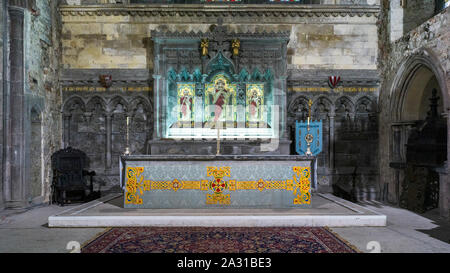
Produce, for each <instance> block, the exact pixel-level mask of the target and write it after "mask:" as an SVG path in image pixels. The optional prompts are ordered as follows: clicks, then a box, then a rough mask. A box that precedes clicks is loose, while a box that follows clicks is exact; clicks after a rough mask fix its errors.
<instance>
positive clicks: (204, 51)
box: [200, 39, 209, 56]
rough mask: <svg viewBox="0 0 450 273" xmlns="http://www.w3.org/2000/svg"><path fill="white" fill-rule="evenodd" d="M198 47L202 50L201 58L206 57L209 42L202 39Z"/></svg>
mask: <svg viewBox="0 0 450 273" xmlns="http://www.w3.org/2000/svg"><path fill="white" fill-rule="evenodd" d="M200 47H201V48H202V56H206V55H208V47H209V40H208V39H202V42H201V43H200Z"/></svg>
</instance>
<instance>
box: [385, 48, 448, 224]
mask: <svg viewBox="0 0 450 273" xmlns="http://www.w3.org/2000/svg"><path fill="white" fill-rule="evenodd" d="M397 71H398V72H397V73H396V75H395V77H394V79H393V81H392V84H391V87H390V90H389V91H390V93H389V95H390V98H389V99H390V104H389V112H390V113H389V120H390V122H391V124H392V125H391V128H390V130H391V131H390V133H389V142H390V147H391V148H390V150H389V159H388V160H391V161H393V162H394V163H395V162H396V161H399V162H405V163H406V168H407V170H409V171H405V170H406V169H405V170H404V169H402V168H400V167H398V166H396V165H391V167H392V168H394V170H395V172H396V173H397V175H396V176H395V177H398V173H400V174H401V175H404V179H398V178H395V179H394V180H395V181H394V183H393V184H395V192H396V198H395V199H396V200H397V201H399V199H400V201H402V202H403V201H404V200H403V199H402V197H401V196H402V193H404V188H405V187H406V188H407V187H408V185H409V184H410V181H413V179H412V178H411V177H412V176H408V175H407V174H408V173H413V172H415V171H417V170H419V169H418V167H416V165H414V163H413V162H412V161H410V159H411V158H412V157H410V156H408V154H411V153H410V152H411V150H410V147H413V145H409V146H406V145H405V144H410V140H416V139H417V137H419V133H418V132H419V131H420V130H421V129H419V127H420V126H417V125H418V124H419V125H420V124H425V123H424V120H425V117H426V115H427V114H426V109H427V108H428V107H429V105H430V102H429V101H428V99H429V98H430V97H431V93H432V90H433V89H436V90H437V93H438V94H437V96H438V97H440V105H438V107H437V109H438V111H439V113H438V115H439V114H443V116H444V117H445V118H446V120H445V121H442V124H446V128H444V129H445V130H446V131H447V134H448V126H449V125H448V122H449V121H448V113H449V110H450V109H449V107H450V101H449V93H448V91H449V82H448V78H447V75H446V73H445V69H443V67H442V65H441V60H439V58H437V57H436V56H435V55H434V53H433V52H432V51H431V50H429V49H423V48H422V49H420V51H419V53H417V54H414V55H411V56H409V57H407V58H405V59H404V60H403V61H402V62H401V63H400V65H399V67H398V69H397ZM443 126H445V125H443ZM421 128H423V127H421ZM449 141H450V138H448V137H447V140H446V148H445V150H446V153H447V161H446V163H445V166H443V168H444V169H448V168H449V164H448V163H449V161H448V155H449V154H450V150H449V147H450V145H449ZM407 147H408V148H407ZM440 150H442V149H440ZM434 155H436V156H437V155H438V154H437V153H435V154H434ZM427 156H429V155H427ZM408 162H412V163H408ZM430 168H431V169H430ZM430 168H429V169H428V171H430V170H431V171H433V172H434V171H435V170H437V169H434V167H430ZM426 176H427V177H428V176H429V175H426ZM439 177H440V178H439V183H440V189H439V191H440V192H439V200H440V204H439V210H440V213H441V215H443V216H444V217H449V216H450V215H449V211H450V210H449V208H450V204H449V202H448V200H450V196H449V193H448V190H443V191H442V189H446V188H448V187H449V184H448V174H446V173H444V172H442V173H441V174H440V175H439ZM392 187H394V186H392ZM402 202H400V204H404V203H402ZM408 206H409V205H408Z"/></svg>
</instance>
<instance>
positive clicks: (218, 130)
mask: <svg viewBox="0 0 450 273" xmlns="http://www.w3.org/2000/svg"><path fill="white" fill-rule="evenodd" d="M222 127H223V123H222V122H221V121H216V129H217V152H216V156H217V155H220V129H221V128H222ZM222 129H223V130H225V128H222Z"/></svg>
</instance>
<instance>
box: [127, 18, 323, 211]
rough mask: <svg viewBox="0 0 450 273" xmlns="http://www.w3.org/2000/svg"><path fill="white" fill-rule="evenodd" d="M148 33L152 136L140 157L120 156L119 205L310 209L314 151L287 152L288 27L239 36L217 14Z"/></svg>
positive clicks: (141, 206)
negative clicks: (197, 25) (194, 26)
mask: <svg viewBox="0 0 450 273" xmlns="http://www.w3.org/2000/svg"><path fill="white" fill-rule="evenodd" d="M151 37H152V40H153V42H154V57H155V59H154V67H153V77H154V86H153V102H154V121H153V125H154V126H153V136H152V139H150V140H149V141H148V146H147V147H148V148H147V152H148V154H147V155H130V154H129V153H127V152H126V155H124V156H121V159H120V164H121V166H120V170H121V178H120V181H121V183H122V188H123V190H124V207H125V208H152V209H156V208H159V209H205V208H206V209H208V208H296V207H297V208H298V207H300V208H303V207H309V206H310V205H311V188H314V187H315V183H316V182H315V181H316V178H315V174H316V167H315V157H313V156H312V154H311V153H309V155H310V156H308V157H305V156H296V155H290V153H291V140H290V139H289V134H288V132H287V131H288V130H287V126H286V115H287V114H286V113H287V112H286V101H287V95H286V94H287V90H286V78H287V62H286V53H287V48H286V47H287V43H288V41H289V32H275V33H270V34H268V33H264V32H261V33H259V32H254V33H239V32H236V31H230V29H228V28H227V27H226V26H223V25H222V22H221V20H219V22H218V25H213V26H211V28H210V29H209V30H208V31H205V32H197V33H184V32H183V33H180V32H171V31H152V32H151ZM127 124H128V123H127ZM127 126H128V125H127ZM127 128H128V127H127ZM311 128H312V127H311ZM305 132H306V131H305ZM308 132H309V119H308ZM308 135H310V134H308ZM127 136H128V133H127ZM311 136H312V135H311ZM316 142H320V140H319V138H318V137H316V138H315V140H314V143H312V144H314V145H315V143H316ZM127 143H128V142H127ZM216 144H217V146H216ZM308 145H310V144H308ZM303 146H304V145H303ZM303 146H302V147H303ZM308 147H309V146H308ZM127 151H129V150H128V148H127ZM303 154H305V153H303Z"/></svg>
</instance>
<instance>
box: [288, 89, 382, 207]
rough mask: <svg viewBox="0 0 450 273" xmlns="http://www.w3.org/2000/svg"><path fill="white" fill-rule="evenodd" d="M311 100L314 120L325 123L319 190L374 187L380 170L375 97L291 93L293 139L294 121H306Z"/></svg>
mask: <svg viewBox="0 0 450 273" xmlns="http://www.w3.org/2000/svg"><path fill="white" fill-rule="evenodd" d="M309 99H312V100H313V105H312V118H313V119H314V120H317V119H321V120H322V122H323V151H322V153H321V154H319V155H318V182H319V186H320V185H322V186H331V185H332V184H337V185H340V186H341V187H342V188H345V190H346V191H348V192H349V191H350V190H351V189H352V188H353V190H355V189H354V187H356V189H357V190H358V189H364V188H365V187H367V186H370V185H372V184H373V183H374V182H375V180H376V168H377V164H376V160H377V138H378V128H377V126H378V125H377V113H376V97H374V96H371V95H365V94H363V93H354V94H352V95H343V94H339V93H331V94H328V95H326V96H325V95H323V94H317V95H310V94H308V95H305V94H298V95H296V94H295V93H294V94H292V93H291V94H290V99H289V101H291V103H290V104H289V107H288V126H289V127H290V128H291V132H292V133H291V137H292V138H294V133H293V132H294V131H293V130H292V129H293V128H295V120H306V118H307V116H308V100H309ZM291 151H292V152H295V149H291ZM353 183H354V184H353ZM355 197H356V198H357V199H358V198H359V197H358V196H355Z"/></svg>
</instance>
